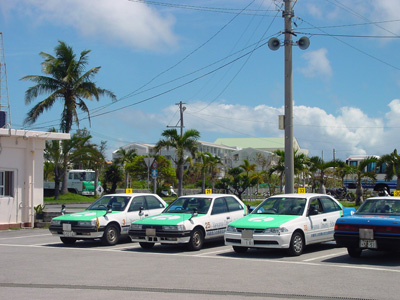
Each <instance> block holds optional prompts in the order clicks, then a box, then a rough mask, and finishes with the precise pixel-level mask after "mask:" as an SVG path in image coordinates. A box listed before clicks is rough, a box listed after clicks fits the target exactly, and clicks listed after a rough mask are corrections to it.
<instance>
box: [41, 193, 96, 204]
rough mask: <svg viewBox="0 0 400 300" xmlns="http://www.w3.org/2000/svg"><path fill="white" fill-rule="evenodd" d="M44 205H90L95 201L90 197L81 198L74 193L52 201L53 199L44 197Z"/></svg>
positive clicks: (60, 196)
mask: <svg viewBox="0 0 400 300" xmlns="http://www.w3.org/2000/svg"><path fill="white" fill-rule="evenodd" d="M43 200H44V203H45V204H46V203H92V202H93V201H94V200H96V198H95V197H92V196H82V195H78V194H74V193H67V194H64V195H59V197H58V200H54V197H44V198H43Z"/></svg>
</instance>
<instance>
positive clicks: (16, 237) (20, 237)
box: [0, 233, 52, 240]
mask: <svg viewBox="0 0 400 300" xmlns="http://www.w3.org/2000/svg"><path fill="white" fill-rule="evenodd" d="M49 235H52V234H51V233H46V234H36V235H26V236H13V237H7V238H6V237H2V238H0V240H13V239H27V238H31V237H38V236H49Z"/></svg>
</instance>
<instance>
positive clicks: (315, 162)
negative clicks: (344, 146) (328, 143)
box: [310, 156, 338, 194]
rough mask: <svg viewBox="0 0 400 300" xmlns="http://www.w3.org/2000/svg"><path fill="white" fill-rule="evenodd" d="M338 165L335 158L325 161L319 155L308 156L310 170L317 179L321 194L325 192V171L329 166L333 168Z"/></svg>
mask: <svg viewBox="0 0 400 300" xmlns="http://www.w3.org/2000/svg"><path fill="white" fill-rule="evenodd" d="M337 166H338V162H337V161H335V160H332V161H328V162H325V161H324V160H323V159H322V158H321V157H319V156H313V157H310V170H311V171H312V173H313V174H314V176H316V177H317V178H318V179H317V180H318V181H319V192H320V193H322V194H325V193H326V188H325V183H326V176H325V175H326V172H327V170H329V169H330V168H335V167H337Z"/></svg>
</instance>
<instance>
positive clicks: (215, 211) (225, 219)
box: [206, 197, 231, 238]
mask: <svg viewBox="0 0 400 300" xmlns="http://www.w3.org/2000/svg"><path fill="white" fill-rule="evenodd" d="M230 222H231V214H230V212H229V210H228V205H227V203H226V200H225V197H219V198H216V199H214V202H213V206H212V208H211V213H210V217H209V220H208V221H207V222H206V232H207V235H206V237H209V238H213V237H222V236H223V235H224V233H225V230H226V227H227V226H228V224H229V223H230Z"/></svg>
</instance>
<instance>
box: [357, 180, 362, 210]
mask: <svg viewBox="0 0 400 300" xmlns="http://www.w3.org/2000/svg"><path fill="white" fill-rule="evenodd" d="M361 203H363V187H362V185H361V184H358V185H357V189H356V205H360V204H361Z"/></svg>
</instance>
